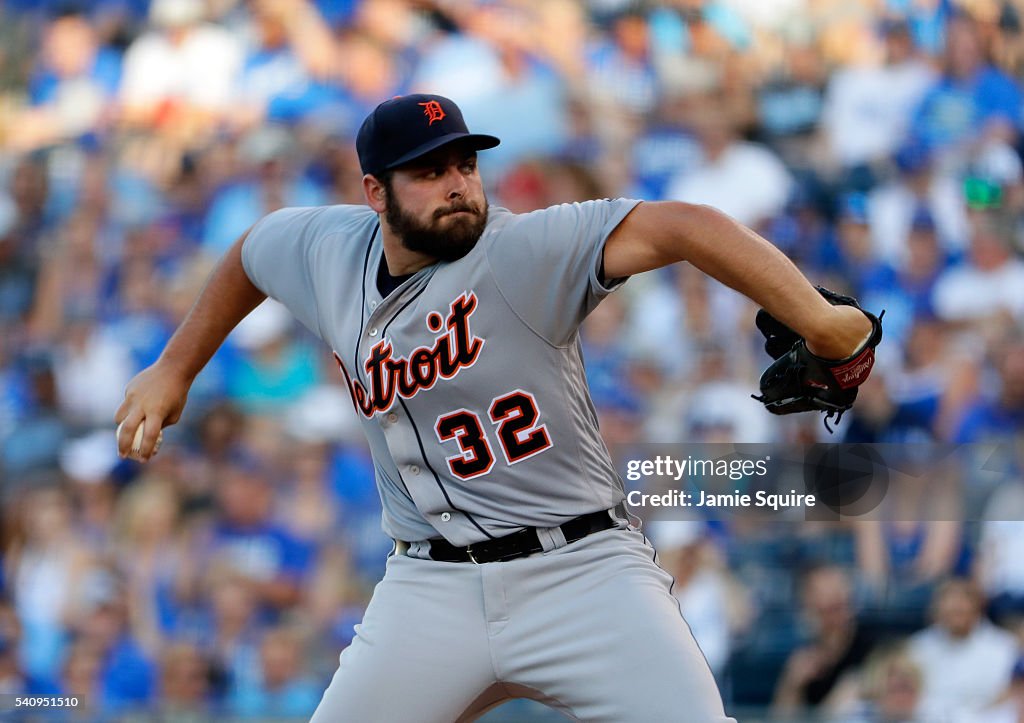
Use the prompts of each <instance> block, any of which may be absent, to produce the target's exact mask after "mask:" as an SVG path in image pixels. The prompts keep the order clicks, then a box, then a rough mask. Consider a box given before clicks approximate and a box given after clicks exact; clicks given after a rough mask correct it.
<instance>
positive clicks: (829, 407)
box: [752, 286, 885, 432]
mask: <svg viewBox="0 0 1024 723" xmlns="http://www.w3.org/2000/svg"><path fill="white" fill-rule="evenodd" d="M817 289H818V292H819V293H820V294H821V295H822V296H824V297H825V298H826V299H827V300H828V301H829V303H831V304H832V305H833V306H840V305H847V306H854V307H856V308H858V309H860V310H861V311H863V312H864V314H865V315H866V316H867V317H868V318H869V319H870V320H871V325H872V331H871V336H870V337H869V338H868V340H867V341H865V342H864V344H863V345H861V347H860V348H859V349H858V350H857V351H855V352H854V353H853V354H851V355H850V356H848V357H846V358H845V359H823V358H822V357H819V356H817V355H815V354H812V353H811V352H810V351H809V350H808V349H807V344H806V343H805V341H804V339H803V337H801V336H800V335H799V334H797V333H796V332H795V331H793V330H792V329H790V328H789V327H788V326H786V325H785V324H783V323H782V322H781V321H779V320H778V319H776V318H775V317H774V316H772V315H771V314H769V313H768V312H767V311H765V310H764V309H761V310H760V311H758V312H757V318H756V319H755V323H756V324H757V328H758V329H759V330H760V332H761V333H762V334H763V335H764V338H765V342H764V349H765V351H766V352H768V355H769V356H771V357H772V359H774V360H775V362H774V363H772V364H771V366H769V367H768V368H767V369H765V371H764V374H762V375H761V382H760V387H761V394H760V395H752V396H753V397H754V399H756V400H758V401H759V402H761V403H763V404H764V406H765V408H766V409H767V410H768V411H769V412H771V413H772V414H794V413H796V412H815V411H817V412H824V413H825V420H824V421H825V428H826V429H828V431H829V432H831V431H832V428H831V427H830V426H829V420H830V419H832V417H833V416H834V417H835V421H836V422H837V423H838V422H839V420H840V419H841V418H842V416H843V413H844V412H846V410H848V409H849V408H850V407H852V406H853V402H854V401H855V400H856V399H857V387H859V386H860V385H861V384H862V383H863V382H864V380H865V379H867V378H868V374H870V373H871V367H872V366H874V363H875V347H876V346H878V343H879V342H880V341H881V340H882V317H883V316H885V312H884V311H883V312H882V313H881V314H880V315H879V316H875V315H874V314H872V313H870V312H867V311H864V309H861V306H860V304H858V303H857V300H856V299H855V298H853V297H852V296H843V295H842V294H837V293H835V292H834V291H829V290H828V289H825V288H822V287H820V286H819V287H817Z"/></svg>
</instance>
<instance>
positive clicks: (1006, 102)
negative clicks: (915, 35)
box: [913, 16, 1021, 153]
mask: <svg viewBox="0 0 1024 723" xmlns="http://www.w3.org/2000/svg"><path fill="white" fill-rule="evenodd" d="M981 43H982V41H981V38H980V37H979V35H978V30H977V28H976V26H975V24H974V21H973V20H971V19H970V18H968V17H966V16H963V17H957V18H955V19H954V20H952V21H950V23H949V26H948V34H947V40H946V53H945V70H944V72H943V74H942V76H941V77H940V78H939V80H938V82H937V83H936V84H935V86H934V87H933V88H932V89H931V90H930V91H928V93H926V94H925V97H924V100H922V102H921V105H920V106H919V107H918V109H917V112H916V114H915V117H914V122H913V128H914V130H913V134H914V135H915V136H916V138H917V139H918V140H920V141H921V142H922V143H923V144H924V145H925V146H926V147H928V148H931V149H938V150H939V151H940V152H942V151H948V152H954V153H963V152H964V151H968V152H969V151H970V150H972V149H973V148H974V147H977V146H980V145H982V144H984V143H985V142H988V141H1002V142H1005V143H1009V144H1011V145H1012V144H1013V143H1014V142H1015V141H1016V139H1017V137H1018V132H1019V127H1020V117H1021V92H1020V89H1019V88H1018V87H1017V84H1016V83H1015V82H1014V81H1013V80H1012V79H1011V78H1010V77H1009V76H1008V75H1006V74H1005V73H1003V72H1002V71H1001V70H999V69H997V68H995V67H993V66H992V65H991V64H989V63H988V62H986V61H985V57H984V49H983V47H982V44H981Z"/></svg>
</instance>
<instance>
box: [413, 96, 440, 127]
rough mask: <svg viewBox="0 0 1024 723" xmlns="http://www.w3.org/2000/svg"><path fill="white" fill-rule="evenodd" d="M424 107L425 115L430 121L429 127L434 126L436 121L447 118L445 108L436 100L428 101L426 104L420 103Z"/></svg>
mask: <svg viewBox="0 0 1024 723" xmlns="http://www.w3.org/2000/svg"><path fill="white" fill-rule="evenodd" d="M417 105H421V106H423V115H425V116H426V117H427V119H428V121H429V122H428V123H427V125H428V126H432V125H434V121H439V120H442V119H443V118H444V116H445V112H444V108H442V107H441V104H440V103H438V102H437V101H436V100H428V101H427V102H426V103H418V104H417Z"/></svg>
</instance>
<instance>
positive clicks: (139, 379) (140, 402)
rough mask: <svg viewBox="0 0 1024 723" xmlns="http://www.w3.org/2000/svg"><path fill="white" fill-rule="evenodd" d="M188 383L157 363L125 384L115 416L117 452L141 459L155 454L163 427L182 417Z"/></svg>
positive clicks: (173, 371) (176, 373)
mask: <svg viewBox="0 0 1024 723" xmlns="http://www.w3.org/2000/svg"><path fill="white" fill-rule="evenodd" d="M190 386H191V383H190V381H189V380H188V379H186V378H184V377H183V376H182V375H181V374H179V373H178V372H177V371H176V370H174V369H172V368H171V367H170V366H168V365H165V364H161V363H160V362H157V363H156V364H153V365H152V366H150V367H147V368H146V369H143V370H142V371H141V372H139V373H138V374H137V375H136V376H135V378H134V379H132V380H131V381H130V382H129V383H128V386H127V388H126V389H125V398H124V402H122V403H121V406H120V407H119V408H118V410H117V414H116V415H115V416H114V421H115V422H117V423H118V426H117V451H118V454H120V455H121V456H122V457H131V458H132V459H136V460H138V461H140V462H145V461H148V460H149V459H150V458H151V457H152V456H153V455H154V454H156V452H157V450H159V448H160V440H161V439H162V437H163V431H162V430H163V428H164V427H168V426H170V425H172V424H174V423H175V422H177V421H178V419H179V417H181V412H182V410H183V409H184V408H185V401H186V399H187V398H188V390H189V387H190Z"/></svg>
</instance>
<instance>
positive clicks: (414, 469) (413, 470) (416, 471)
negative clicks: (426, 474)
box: [409, 465, 420, 475]
mask: <svg viewBox="0 0 1024 723" xmlns="http://www.w3.org/2000/svg"><path fill="white" fill-rule="evenodd" d="M409 472H410V473H412V474H414V475H417V474H419V473H420V468H419V467H417V466H416V465H410V466H409Z"/></svg>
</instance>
